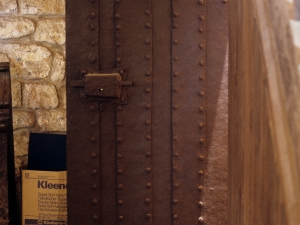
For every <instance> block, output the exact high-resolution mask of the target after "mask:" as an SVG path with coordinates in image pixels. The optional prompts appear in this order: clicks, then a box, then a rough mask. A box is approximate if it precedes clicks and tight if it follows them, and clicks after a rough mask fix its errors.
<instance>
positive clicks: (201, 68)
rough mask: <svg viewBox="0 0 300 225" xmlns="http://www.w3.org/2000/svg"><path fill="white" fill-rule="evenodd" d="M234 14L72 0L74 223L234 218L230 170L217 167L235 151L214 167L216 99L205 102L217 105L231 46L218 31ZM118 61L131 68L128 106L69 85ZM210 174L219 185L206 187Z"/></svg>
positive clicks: (213, 7) (192, 6) (160, 223)
mask: <svg viewBox="0 0 300 225" xmlns="http://www.w3.org/2000/svg"><path fill="white" fill-rule="evenodd" d="M208 11H210V12H214V13H213V15H212V16H211V17H212V18H213V19H212V20H210V21H211V22H210V24H209V26H210V27H208V21H209V20H208V18H207V17H208V15H207V12H208ZM219 11H220V12H222V13H220V14H219V15H220V16H222V17H225V18H219V17H218V13H216V14H215V12H219ZM226 12H227V6H226V4H224V3H223V2H222V1H211V2H210V3H209V4H207V3H206V2H205V1H202V0H199V1H195V0H188V1H178V0H174V1H159V0H152V1H151V0H145V1H138V0H132V1H121V0H115V1H113V0H111V1H107V0H100V1H95V0H90V1H83V0H81V1H76V2H73V1H69V2H68V3H67V85H68V103H67V104H68V106H67V107H68V147H67V149H68V186H69V187H68V210H69V213H68V215H69V224H71V225H73V224H110V225H113V224H125V225H126V224H128V225H129V224H130V225H132V224H156V225H168V224H170V225H171V224H198V223H199V222H200V223H205V222H206V221H207V224H215V223H216V221H217V222H218V223H220V222H222V223H223V224H226V221H227V218H226V216H225V215H224V214H222V218H220V216H218V213H216V212H215V210H214V208H215V206H214V204H217V206H218V207H217V208H218V211H217V212H220V211H222V210H220V208H221V209H223V210H224V211H226V203H224V201H223V200H224V191H225V192H226V179H227V174H226V172H223V173H222V172H220V171H219V170H220V169H222V170H224V169H225V170H226V168H224V166H223V167H219V166H218V165H219V164H222V163H223V164H222V165H224V160H225V161H226V160H227V158H226V157H224V158H223V159H222V160H220V159H217V160H214V159H215V158H214V157H212V160H211V167H210V168H213V169H211V170H209V171H208V170H207V162H208V161H209V159H208V158H207V156H208V155H209V154H208V152H207V150H208V146H207V141H208V143H210V142H209V140H208V136H207V135H208V134H209V133H208V130H207V127H213V122H214V120H215V118H216V117H217V115H216V107H217V105H218V104H207V102H208V98H210V99H209V100H211V102H218V100H217V99H218V98H219V95H217V94H215V95H214V94H212V93H218V92H219V88H220V82H219V81H220V78H221V77H222V75H224V71H223V68H221V67H222V66H223V65H221V64H222V63H224V59H225V54H226V51H225V52H224V51H223V50H224V49H226V47H227V45H226V44H227V36H224V37H222V35H221V36H220V35H219V34H218V29H213V28H214V24H215V23H218V26H217V27H219V26H222V25H223V27H226V21H227V18H226V16H224V15H225V14H226ZM215 19H216V21H214V20H215ZM225 30H226V29H225ZM209 32H211V34H210V33H209ZM225 33H226V32H225ZM208 34H210V38H211V39H214V38H215V37H214V36H218V38H217V39H216V41H211V40H208V37H209V36H208ZM222 34H224V32H223V33H222ZM208 43H210V47H208ZM211 49H212V50H211ZM219 49H221V50H222V51H220V55H218V54H217V52H218V51H219ZM210 52H211V53H210ZM208 60H209V64H207V62H208ZM214 62H218V63H221V64H220V65H219V66H215V64H214ZM208 65H209V67H208ZM112 68H126V69H128V80H129V81H132V83H133V85H132V86H129V87H126V90H127V100H128V104H115V103H113V101H111V99H107V101H106V100H103V99H101V101H100V100H99V101H98V100H97V99H95V98H94V97H88V96H85V94H84V89H83V88H78V87H74V86H72V85H71V84H72V81H73V80H80V79H83V78H84V75H85V73H86V72H87V73H89V71H91V70H105V69H112ZM210 68H211V70H210ZM220 68H221V69H220ZM120 70H121V69H120ZM209 71H210V72H209ZM208 75H209V77H208ZM225 75H226V73H225ZM210 82H211V83H210ZM210 85H211V86H210ZM208 90H209V91H208ZM208 93H210V94H211V95H208ZM224 97H226V96H224ZM208 106H210V108H208ZM208 109H209V110H210V111H208ZM210 113H211V114H210ZM214 113H215V114H214ZM221 118H224V119H226V118H227V117H226V115H225V114H224V113H223V114H222V116H221ZM208 119H209V120H208ZM219 119H220V118H219ZM225 126H226V125H225ZM210 131H212V129H210ZM222 135H223V137H224V138H223V140H224V139H225V140H226V138H227V134H226V132H225V133H224V134H222ZM222 135H221V136H222ZM225 148H226V146H224V148H222V149H221V150H219V152H224V151H225V152H226V149H225ZM211 149H212V150H214V149H215V148H214V147H211ZM215 152H217V151H215ZM218 172H219V173H218ZM213 173H216V174H219V176H217V175H216V176H212V175H213ZM210 177H213V179H214V181H215V182H212V183H213V184H216V183H218V184H219V185H218V187H217V188H216V192H211V191H208V189H209V187H210V186H209V185H208V184H209V182H208V181H207V179H209V178H210ZM214 188H215V186H214ZM218 188H219V189H218ZM214 193H216V196H218V197H207V196H210V195H211V194H212V195H214ZM222 194H223V195H222ZM219 196H222V197H223V199H222V201H220V199H219ZM225 196H226V195H225ZM206 198H208V199H210V200H209V204H206ZM225 198H226V197H225ZM206 212H210V213H209V215H210V216H213V217H214V218H213V219H212V218H211V219H209V218H206Z"/></svg>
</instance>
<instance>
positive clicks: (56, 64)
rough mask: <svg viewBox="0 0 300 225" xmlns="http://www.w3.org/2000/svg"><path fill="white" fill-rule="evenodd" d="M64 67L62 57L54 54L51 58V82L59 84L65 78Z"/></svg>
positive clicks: (64, 63) (64, 62)
mask: <svg viewBox="0 0 300 225" xmlns="http://www.w3.org/2000/svg"><path fill="white" fill-rule="evenodd" d="M65 67H66V61H65V59H64V56H63V55H61V54H58V53H56V54H55V55H54V57H53V63H52V76H51V80H52V81H54V82H61V81H62V80H63V79H64V77H65Z"/></svg>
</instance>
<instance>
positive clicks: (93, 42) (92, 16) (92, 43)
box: [81, 0, 102, 221]
mask: <svg viewBox="0 0 300 225" xmlns="http://www.w3.org/2000/svg"><path fill="white" fill-rule="evenodd" d="M90 2H91V3H92V4H93V3H94V2H95V0H90ZM89 17H90V19H91V23H90V25H89V29H90V30H91V31H92V32H94V30H95V29H96V25H95V24H94V23H93V22H94V21H95V19H96V17H97V14H96V12H91V13H90V15H89ZM96 43H97V41H96V40H91V41H90V46H91V47H94V46H95V45H96ZM96 61H97V58H96V56H91V57H90V58H89V62H90V63H91V64H94V63H96ZM81 73H82V75H85V74H86V73H87V71H85V70H84V71H81ZM100 108H102V107H100ZM95 110H98V109H97V107H96V106H95V105H91V106H90V111H91V112H93V111H95ZM96 124H97V122H96V121H94V120H92V121H91V123H90V125H91V127H95V128H96V129H98V127H97V126H96ZM96 140H97V137H94V136H92V137H91V140H90V141H91V142H92V143H93V144H97V143H96ZM98 144H99V143H98ZM98 157H99V156H98ZM98 157H97V153H96V152H93V153H92V154H91V158H92V159H93V160H96V159H97V158H98ZM91 173H92V175H93V176H95V175H97V173H98V171H97V168H94V169H93V170H92V172H91ZM92 189H93V190H94V191H96V190H97V189H98V184H97V183H94V184H93V186H92ZM91 202H92V204H93V205H97V204H98V199H97V198H96V197H94V198H93V199H92V200H91ZM92 218H93V220H94V221H97V220H98V219H99V218H98V216H97V215H96V214H94V215H93V217H92Z"/></svg>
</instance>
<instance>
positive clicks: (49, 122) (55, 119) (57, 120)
mask: <svg viewBox="0 0 300 225" xmlns="http://www.w3.org/2000/svg"><path fill="white" fill-rule="evenodd" d="M36 113H37V123H38V126H39V127H40V128H41V129H42V130H43V131H66V111H65V110H49V111H44V110H41V111H37V112H36Z"/></svg>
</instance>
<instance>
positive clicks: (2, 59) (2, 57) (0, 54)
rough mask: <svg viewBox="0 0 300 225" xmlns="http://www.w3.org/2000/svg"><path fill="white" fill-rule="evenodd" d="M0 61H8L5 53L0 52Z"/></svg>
mask: <svg viewBox="0 0 300 225" xmlns="http://www.w3.org/2000/svg"><path fill="white" fill-rule="evenodd" d="M0 62H9V58H8V56H7V55H6V54H3V53H0Z"/></svg>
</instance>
